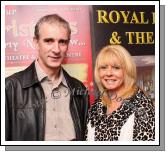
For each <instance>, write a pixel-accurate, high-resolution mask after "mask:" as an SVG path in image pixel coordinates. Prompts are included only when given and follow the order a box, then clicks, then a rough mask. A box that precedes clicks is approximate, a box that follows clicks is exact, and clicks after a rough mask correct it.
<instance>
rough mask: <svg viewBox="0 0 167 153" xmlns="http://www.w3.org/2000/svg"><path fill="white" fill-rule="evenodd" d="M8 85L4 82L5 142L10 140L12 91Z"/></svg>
mask: <svg viewBox="0 0 167 153" xmlns="http://www.w3.org/2000/svg"><path fill="white" fill-rule="evenodd" d="M9 84H10V83H9V82H8V81H5V140H6V141H10V140H11V128H12V127H11V125H10V123H11V113H10V110H11V109H10V107H11V106H10V105H11V99H12V94H11V93H12V91H11V89H10V85H9Z"/></svg>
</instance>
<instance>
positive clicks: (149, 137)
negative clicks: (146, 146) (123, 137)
mask: <svg viewBox="0 0 167 153" xmlns="http://www.w3.org/2000/svg"><path fill="white" fill-rule="evenodd" d="M145 106H146V107H142V108H139V109H138V110H137V111H136V112H135V125H134V132H133V140H134V141H154V140H155V111H154V106H153V104H152V101H151V100H148V99H147V101H146V105H145Z"/></svg>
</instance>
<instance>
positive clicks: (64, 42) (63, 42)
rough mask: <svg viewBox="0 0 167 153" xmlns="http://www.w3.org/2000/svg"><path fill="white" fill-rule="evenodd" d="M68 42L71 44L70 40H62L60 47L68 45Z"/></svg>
mask: <svg viewBox="0 0 167 153" xmlns="http://www.w3.org/2000/svg"><path fill="white" fill-rule="evenodd" d="M68 42H69V40H64V39H60V40H59V44H60V45H67V44H68Z"/></svg>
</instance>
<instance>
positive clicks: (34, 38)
mask: <svg viewBox="0 0 167 153" xmlns="http://www.w3.org/2000/svg"><path fill="white" fill-rule="evenodd" d="M33 43H34V46H35V49H37V50H38V48H39V47H38V39H37V38H36V37H33Z"/></svg>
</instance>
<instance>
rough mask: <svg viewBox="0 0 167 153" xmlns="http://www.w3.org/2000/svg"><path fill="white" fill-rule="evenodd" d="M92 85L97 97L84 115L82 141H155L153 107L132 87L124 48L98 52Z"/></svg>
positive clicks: (133, 82) (129, 59)
mask: <svg viewBox="0 0 167 153" xmlns="http://www.w3.org/2000/svg"><path fill="white" fill-rule="evenodd" d="M95 82H96V84H97V87H98V89H99V91H100V93H101V94H100V96H99V98H98V99H97V100H95V103H93V105H92V106H91V108H90V110H89V112H88V120H87V131H86V140H88V141H89V140H92V141H140V140H141V141H151V140H152V141H154V140H155V116H154V107H153V104H152V101H151V100H150V99H149V98H148V97H147V96H146V95H145V94H144V93H143V91H142V90H141V89H140V88H138V87H137V86H136V66H135V63H134V61H133V59H132V57H131V56H130V54H129V53H128V51H127V50H126V49H125V48H124V47H122V46H120V45H109V46H106V47H104V48H103V49H102V50H101V51H100V52H99V54H98V56H97V59H96V64H95Z"/></svg>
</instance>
